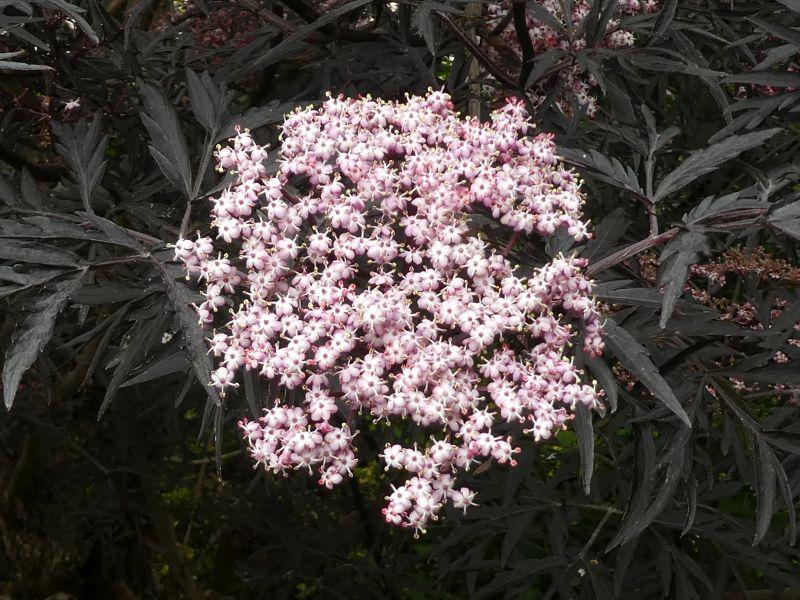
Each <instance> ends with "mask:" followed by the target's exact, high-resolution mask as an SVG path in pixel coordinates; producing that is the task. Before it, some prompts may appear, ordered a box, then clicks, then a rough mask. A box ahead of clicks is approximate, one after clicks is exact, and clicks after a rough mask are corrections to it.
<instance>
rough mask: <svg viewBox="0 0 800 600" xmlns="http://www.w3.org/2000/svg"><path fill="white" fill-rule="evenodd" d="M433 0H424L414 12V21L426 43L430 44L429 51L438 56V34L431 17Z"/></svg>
mask: <svg viewBox="0 0 800 600" xmlns="http://www.w3.org/2000/svg"><path fill="white" fill-rule="evenodd" d="M432 6H433V2H432V1H431V0H423V2H422V3H421V4H420V5H419V8H417V10H416V11H415V12H414V17H413V19H412V22H413V24H414V28H415V29H416V30H417V31H418V32H419V34H420V35H421V36H422V39H423V40H425V45H426V46H428V51H429V52H430V53H431V55H432V56H436V34H435V32H434V28H435V26H434V21H433V18H432V17H431V10H432Z"/></svg>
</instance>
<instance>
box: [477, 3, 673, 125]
mask: <svg viewBox="0 0 800 600" xmlns="http://www.w3.org/2000/svg"><path fill="white" fill-rule="evenodd" d="M538 4H540V5H541V7H542V8H544V9H545V10H546V11H547V12H548V13H550V14H551V15H552V16H553V17H554V18H555V20H556V21H558V22H559V23H561V24H562V25H564V26H565V27H566V26H567V23H566V21H567V19H566V15H565V14H564V9H563V5H562V3H561V2H560V0H541V1H540V2H538ZM510 5H511V2H510V0H505V1H503V2H497V3H490V4H488V6H487V12H488V17H489V22H488V25H487V28H488V29H495V28H496V27H498V26H499V25H500V23H501V22H502V21H503V18H504V17H505V15H506V14H507V13H508V11H509V10H510V9H511V8H510ZM571 5H572V13H571V15H570V18H571V20H570V23H571V27H572V28H573V29H578V28H579V27H580V25H581V24H582V23H583V22H584V20H585V19H586V17H587V16H588V15H589V13H590V11H591V10H592V0H575V1H574V2H572V3H571ZM618 5H619V6H618V13H617V14H618V15H624V16H632V15H638V14H643V13H651V12H655V10H656V9H657V8H658V1H657V0H618ZM526 21H527V25H528V35H529V36H530V39H531V41H532V42H533V47H534V50H535V51H536V55H537V56H538V55H540V54H542V53H544V52H547V51H548V50H553V49H560V50H564V51H565V52H567V53H569V54H572V53H574V52H577V51H579V50H582V49H583V48H584V47H585V46H586V40H584V39H578V40H575V41H573V42H570V40H568V39H567V38H566V37H565V36H564V35H563V34H562V33H561V32H559V31H557V30H555V29H553V28H552V27H551V26H549V25H548V24H547V23H544V22H542V21H540V20H539V19H537V18H536V17H535V15H534V14H532V13H528V14H527V18H526ZM498 35H499V37H500V38H501V39H502V40H503V42H505V44H506V45H507V46H508V47H509V48H510V49H511V50H512V51H513V52H514V54H516V55H517V56H518V57H520V60H521V57H522V49H521V47H520V45H519V41H518V39H517V36H516V33H515V30H514V25H513V23H511V22H510V21H509V22H508V24H507V25H506V26H505V27H504V28H503V29H502V30H501V31H500V32H499V33H498ZM635 41H636V40H635V38H634V36H633V33H632V32H631V31H628V30H626V29H623V28H621V27H620V21H619V19H610V20H609V22H608V24H607V25H606V31H605V34H604V35H603V36H602V37H601V39H600V40H599V41H598V42H596V43H595V46H597V47H606V48H630V47H631V46H633V45H634V43H635ZM558 76H559V77H560V78H561V79H562V80H563V83H564V87H565V88H566V89H567V90H570V91H571V92H572V94H573V95H574V97H575V98H576V99H577V101H578V104H579V105H580V106H581V107H583V108H584V109H585V110H586V114H587V115H588V116H590V117H593V116H594V115H595V114H597V110H598V104H597V98H596V97H595V95H594V89H595V88H596V87H597V81H596V80H595V78H594V77H593V76H592V75H591V73H587V72H585V71H584V69H583V67H582V66H581V65H580V64H579V63H578V62H577V61H575V60H571V61H570V62H569V64H568V65H566V66H564V68H562V69H560V70H559V71H558ZM551 87H552V84H550V85H548V87H547V89H545V87H544V85H541V86H539V87H538V88H536V87H535V88H534V89H533V94H532V100H533V102H534V105H537V106H538V105H539V104H540V103H541V102H542V101H543V100H544V98H545V97H546V96H547V91H548V90H549V89H550V88H551ZM563 96H564V95H563V93H562V94H561V98H560V99H559V100H557V101H556V104H557V105H558V106H559V108H560V109H561V110H562V111H564V112H569V110H570V107H569V104H568V103H567V102H565V100H564V98H563Z"/></svg>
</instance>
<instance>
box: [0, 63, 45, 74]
mask: <svg viewBox="0 0 800 600" xmlns="http://www.w3.org/2000/svg"><path fill="white" fill-rule="evenodd" d="M52 70H53V67H50V66H48V65H32V64H28V63H23V62H18V61H15V60H0V71H31V72H32V71H52Z"/></svg>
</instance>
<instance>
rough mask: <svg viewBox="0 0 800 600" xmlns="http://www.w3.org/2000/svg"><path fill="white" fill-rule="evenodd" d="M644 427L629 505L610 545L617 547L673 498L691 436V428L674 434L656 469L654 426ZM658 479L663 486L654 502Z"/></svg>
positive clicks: (632, 535)
mask: <svg viewBox="0 0 800 600" xmlns="http://www.w3.org/2000/svg"><path fill="white" fill-rule="evenodd" d="M641 429H642V433H641V434H639V435H637V437H636V439H637V440H639V441H640V448H639V450H637V451H636V452H637V455H636V456H637V458H638V460H635V461H634V465H635V467H634V468H635V471H636V473H637V475H636V476H635V483H634V487H633V491H632V493H631V494H632V495H631V499H630V501H629V507H628V508H626V510H625V516H624V517H623V521H622V525H621V527H620V530H619V532H618V533H617V534H616V535H615V536H614V539H612V540H611V542H610V543H609V548H614V547H615V546H617V545H619V544H624V543H626V542H628V541H630V540H632V539H633V538H635V537H636V536H638V535H640V534H641V533H642V532H643V531H644V530H645V529H646V528H647V527H649V526H650V524H651V523H652V522H653V521H654V520H655V519H656V517H658V515H660V514H661V512H662V511H663V510H664V509H665V508H666V507H667V504H668V503H669V502H670V501H671V500H672V498H673V496H674V495H675V489H676V488H677V485H678V482H679V481H680V479H681V475H682V473H683V469H684V460H685V457H686V449H687V442H688V441H689V439H690V437H691V430H690V429H688V428H684V427H681V428H680V429H679V430H678V431H677V432H675V433H674V434H673V436H672V438H671V439H670V440H669V441H668V442H667V443H666V444H665V447H666V448H668V450H667V452H666V453H665V454H664V456H663V457H662V459H661V460H660V461H659V467H658V469H656V468H655V467H654V465H653V459H654V455H655V449H654V446H653V440H652V433H651V431H652V429H651V427H650V426H649V425H647V426H643V427H642V428H641ZM637 432H638V429H637ZM640 453H641V456H640ZM640 470H641V472H640ZM645 471H646V472H645ZM657 474H658V477H657ZM656 480H657V481H658V482H659V483H660V486H659V488H658V492H657V493H656V495H655V497H654V498H653V499H652V501H651V499H650V495H651V490H652V487H653V484H654V483H655V481H656Z"/></svg>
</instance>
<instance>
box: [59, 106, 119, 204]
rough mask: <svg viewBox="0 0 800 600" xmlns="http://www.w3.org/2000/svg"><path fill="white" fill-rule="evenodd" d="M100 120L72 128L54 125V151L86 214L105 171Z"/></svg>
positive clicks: (104, 143) (104, 145) (103, 141)
mask: <svg viewBox="0 0 800 600" xmlns="http://www.w3.org/2000/svg"><path fill="white" fill-rule="evenodd" d="M100 126H101V119H100V116H99V115H98V116H96V117H95V118H94V121H92V122H91V123H85V122H84V121H82V120H81V121H78V123H76V124H75V125H74V126H73V125H68V124H63V125H57V124H56V123H53V130H54V131H55V133H56V136H57V137H58V143H57V144H55V147H56V150H58V153H59V154H61V156H62V157H63V158H64V160H65V161H66V162H67V165H69V168H70V174H71V175H72V179H73V181H74V182H75V184H76V185H77V186H78V191H79V192H80V195H81V200H82V201H83V208H84V210H85V211H86V212H89V213H91V212H94V211H93V210H92V194H93V193H94V190H95V189H96V188H97V185H98V184H99V183H100V180H101V179H102V178H103V174H104V173H105V170H106V160H105V152H106V146H107V145H108V136H105V135H103V136H101V135H100Z"/></svg>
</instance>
